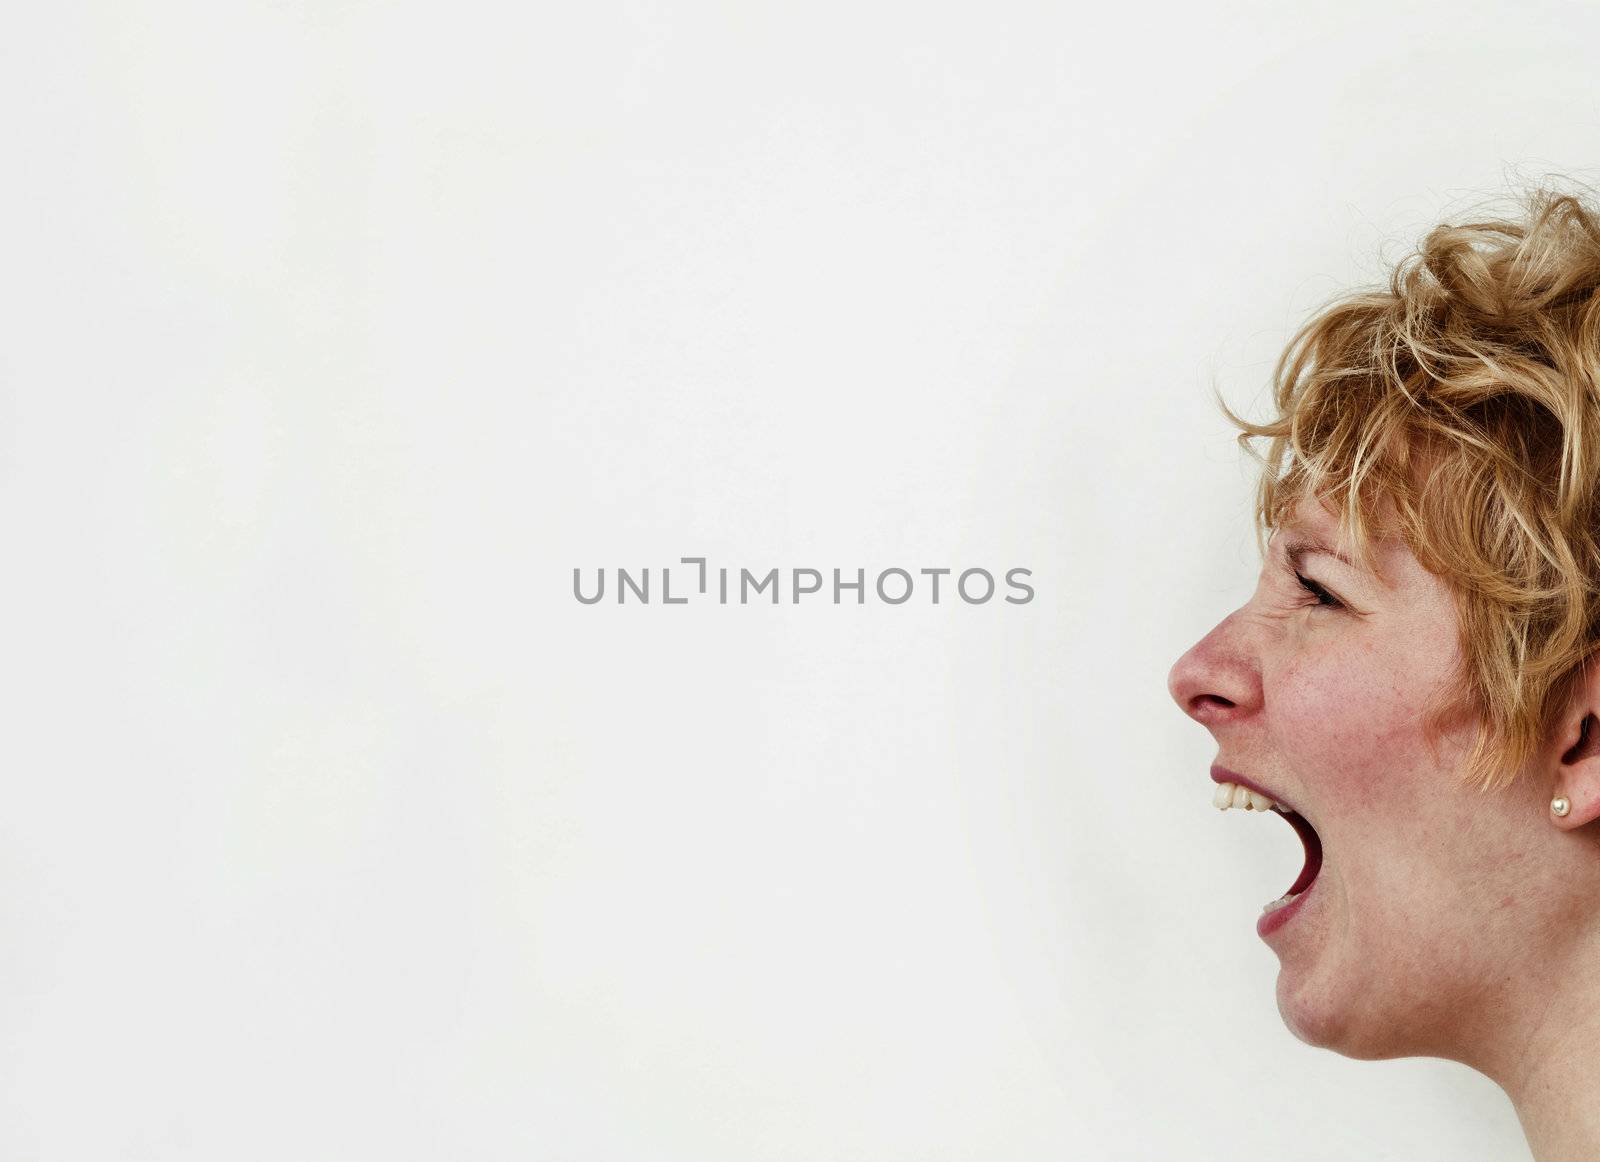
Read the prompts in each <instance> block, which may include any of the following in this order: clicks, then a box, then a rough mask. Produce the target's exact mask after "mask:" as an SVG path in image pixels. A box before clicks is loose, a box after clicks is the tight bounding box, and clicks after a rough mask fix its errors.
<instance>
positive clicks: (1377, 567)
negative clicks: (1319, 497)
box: [1273, 497, 1420, 590]
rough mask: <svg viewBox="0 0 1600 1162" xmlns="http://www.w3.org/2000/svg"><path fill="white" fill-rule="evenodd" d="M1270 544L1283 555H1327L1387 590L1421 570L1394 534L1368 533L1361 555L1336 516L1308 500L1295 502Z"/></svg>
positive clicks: (1323, 505) (1329, 510)
mask: <svg viewBox="0 0 1600 1162" xmlns="http://www.w3.org/2000/svg"><path fill="white" fill-rule="evenodd" d="M1273 541H1274V542H1275V543H1277V544H1278V545H1279V546H1280V548H1282V549H1283V550H1284V551H1285V552H1290V551H1293V550H1295V549H1299V550H1300V551H1301V552H1324V553H1327V554H1328V555H1330V556H1332V557H1336V558H1337V559H1339V560H1340V561H1343V562H1344V563H1345V565H1347V566H1348V567H1349V568H1351V569H1353V570H1355V571H1356V572H1358V573H1362V574H1365V575H1366V576H1368V577H1371V578H1372V580H1373V581H1375V582H1376V583H1377V584H1378V585H1379V586H1380V587H1381V588H1383V589H1387V590H1393V589H1395V588H1397V587H1398V586H1399V585H1400V584H1401V583H1402V581H1403V579H1404V578H1405V577H1406V576H1407V575H1408V574H1411V573H1413V572H1415V571H1417V570H1419V569H1420V566H1419V565H1418V564H1417V561H1416V558H1415V556H1413V555H1412V553H1411V551H1410V549H1409V547H1408V546H1407V545H1406V543H1405V540H1404V538H1402V537H1400V536H1399V535H1398V534H1396V533H1394V532H1389V531H1377V532H1373V533H1369V534H1368V536H1367V538H1366V546H1365V547H1366V549H1367V553H1366V554H1365V555H1363V554H1362V553H1361V551H1360V548H1359V547H1358V546H1357V545H1356V544H1355V539H1354V538H1353V537H1352V536H1350V535H1349V533H1348V532H1347V530H1346V529H1345V528H1344V527H1343V524H1342V522H1341V519H1340V516H1339V514H1338V513H1337V512H1336V511H1335V510H1333V509H1331V508H1330V507H1328V506H1327V505H1326V504H1325V503H1317V502H1314V501H1313V500H1311V499H1310V498H1309V497H1302V498H1301V499H1300V500H1299V501H1297V502H1296V504H1295V506H1294V508H1293V509H1292V510H1291V512H1290V515H1289V518H1288V519H1287V520H1285V521H1284V522H1283V523H1282V524H1281V525H1279V526H1278V528H1277V529H1275V530H1274V533H1273Z"/></svg>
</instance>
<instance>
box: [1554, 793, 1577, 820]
mask: <svg viewBox="0 0 1600 1162" xmlns="http://www.w3.org/2000/svg"><path fill="white" fill-rule="evenodd" d="M1550 810H1552V811H1554V812H1555V813H1556V817H1557V818H1558V819H1565V818H1566V817H1567V812H1568V811H1571V810H1572V804H1571V803H1569V802H1567V800H1566V799H1565V798H1563V797H1561V796H1559V795H1558V796H1556V797H1555V798H1554V799H1551V800H1550Z"/></svg>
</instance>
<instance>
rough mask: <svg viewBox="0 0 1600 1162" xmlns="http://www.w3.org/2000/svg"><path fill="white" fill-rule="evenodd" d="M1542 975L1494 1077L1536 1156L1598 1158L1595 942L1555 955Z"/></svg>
mask: <svg viewBox="0 0 1600 1162" xmlns="http://www.w3.org/2000/svg"><path fill="white" fill-rule="evenodd" d="M1562 967H1563V968H1564V969H1565V970H1566V971H1563V972H1560V973H1552V974H1544V975H1543V976H1542V980H1541V983H1542V985H1544V986H1545V987H1546V990H1547V991H1546V992H1545V998H1544V999H1543V1000H1542V1001H1541V1003H1540V1005H1539V1006H1538V1008H1537V1011H1535V1012H1531V1013H1529V1014H1528V1018H1529V1020H1528V1024H1527V1025H1526V1026H1525V1027H1526V1028H1527V1029H1528V1033H1527V1035H1526V1036H1525V1037H1524V1038H1523V1040H1522V1046H1521V1050H1520V1052H1519V1053H1518V1054H1517V1056H1516V1057H1515V1059H1513V1060H1511V1061H1509V1062H1507V1063H1506V1065H1507V1068H1505V1069H1504V1070H1497V1071H1496V1072H1495V1073H1491V1074H1490V1076H1492V1077H1494V1079H1495V1080H1496V1081H1497V1082H1499V1084H1500V1086H1501V1088H1502V1089H1504V1090H1505V1091H1506V1095H1507V1096H1508V1097H1510V1099H1511V1104H1512V1105H1513V1106H1514V1107H1515V1108H1516V1111H1517V1118H1518V1120H1519V1121H1520V1122H1521V1123H1522V1132H1523V1133H1524V1134H1526V1135H1527V1137H1528V1146H1529V1147H1530V1149H1532V1151H1533V1156H1534V1159H1535V1160H1536V1162H1587V1160H1590V1159H1594V1158H1600V948H1596V947H1594V946H1593V945H1587V946H1586V947H1585V948H1584V949H1583V950H1582V953H1581V954H1579V955H1573V956H1568V957H1564V958H1562Z"/></svg>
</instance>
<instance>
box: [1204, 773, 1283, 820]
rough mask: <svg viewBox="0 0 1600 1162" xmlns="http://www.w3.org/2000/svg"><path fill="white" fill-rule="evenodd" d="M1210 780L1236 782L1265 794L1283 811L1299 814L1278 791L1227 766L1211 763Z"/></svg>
mask: <svg viewBox="0 0 1600 1162" xmlns="http://www.w3.org/2000/svg"><path fill="white" fill-rule="evenodd" d="M1211 781H1212V782H1213V783H1237V784H1238V785H1239V786H1241V787H1244V788H1245V789H1246V790H1249V791H1254V792H1255V793H1256V794H1258V795H1265V796H1266V797H1267V798H1269V799H1271V800H1272V801H1273V802H1274V803H1276V804H1277V805H1278V806H1280V807H1282V808H1283V809H1284V810H1285V811H1294V813H1295V814H1296V815H1298V814H1300V812H1298V811H1295V809H1294V804H1293V803H1286V802H1284V800H1283V796H1281V795H1279V794H1278V792H1276V791H1270V790H1268V789H1267V788H1266V787H1263V786H1262V785H1261V784H1260V783H1258V782H1256V781H1255V780H1254V779H1249V778H1246V777H1245V776H1244V775H1241V774H1239V773H1238V772H1237V771H1230V770H1229V769H1228V768H1227V767H1224V766H1216V765H1213V766H1212V768H1211Z"/></svg>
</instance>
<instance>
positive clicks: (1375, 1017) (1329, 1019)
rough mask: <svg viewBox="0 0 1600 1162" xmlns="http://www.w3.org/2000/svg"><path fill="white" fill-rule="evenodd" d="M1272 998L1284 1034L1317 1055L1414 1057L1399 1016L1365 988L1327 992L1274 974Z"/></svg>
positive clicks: (1283, 972) (1366, 1058) (1282, 971)
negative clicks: (1317, 1051) (1285, 1030)
mask: <svg viewBox="0 0 1600 1162" xmlns="http://www.w3.org/2000/svg"><path fill="white" fill-rule="evenodd" d="M1277 996H1278V1013H1279V1015H1280V1016H1281V1017H1282V1018H1283V1023H1284V1024H1285V1025H1287V1026H1288V1027H1289V1032H1291V1033H1293V1034H1294V1035H1295V1036H1296V1037H1297V1038H1299V1039H1300V1040H1301V1041H1303V1042H1305V1043H1306V1044H1307V1045H1311V1046H1313V1047H1315V1048H1317V1049H1331V1050H1333V1052H1335V1053H1338V1054H1341V1055H1342V1056H1345V1057H1354V1058H1358V1059H1360V1060H1363V1061H1378V1060H1383V1059H1386V1058H1391V1057H1408V1056H1411V1055H1412V1054H1414V1053H1416V1052H1418V1049H1417V1047H1415V1045H1413V1040H1414V1039H1413V1037H1412V1036H1411V1030H1409V1029H1408V1027H1407V1022H1406V1021H1405V1019H1404V1013H1403V1012H1399V1013H1397V1012H1395V1011H1393V1006H1389V1005H1385V1004H1384V1003H1383V1001H1382V998H1381V997H1380V996H1378V995H1376V994H1375V992H1374V990H1373V989H1372V988H1371V987H1370V986H1368V987H1362V986H1356V987H1348V988H1343V989H1334V990H1330V989H1328V988H1326V987H1317V986H1316V985H1314V984H1312V983H1311V982H1307V981H1303V980H1300V979H1297V978H1296V976H1295V975H1294V974H1292V973H1291V972H1289V971H1288V970H1286V969H1280V970H1279V972H1278V993H1277Z"/></svg>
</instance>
